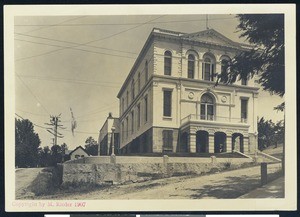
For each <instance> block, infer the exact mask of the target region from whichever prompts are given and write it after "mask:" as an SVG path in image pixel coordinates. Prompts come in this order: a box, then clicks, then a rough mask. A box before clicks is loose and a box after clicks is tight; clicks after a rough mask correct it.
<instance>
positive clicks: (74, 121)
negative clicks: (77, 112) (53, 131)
mask: <svg viewBox="0 0 300 217" xmlns="http://www.w3.org/2000/svg"><path fill="white" fill-rule="evenodd" d="M70 111H71V116H72V120H71V130H72V134H73V136H74V130H75V128H76V127H77V123H76V120H75V118H74V114H73V111H72V108H70Z"/></svg>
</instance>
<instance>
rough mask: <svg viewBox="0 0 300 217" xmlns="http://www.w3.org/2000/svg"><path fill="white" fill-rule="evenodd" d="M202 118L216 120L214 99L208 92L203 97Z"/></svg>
mask: <svg viewBox="0 0 300 217" xmlns="http://www.w3.org/2000/svg"><path fill="white" fill-rule="evenodd" d="M200 110H201V111H200V118H201V119H202V120H211V121H212V120H214V119H215V117H214V110H215V108H214V100H213V98H212V97H211V96H210V95H208V94H203V96H202V97H201V109H200Z"/></svg>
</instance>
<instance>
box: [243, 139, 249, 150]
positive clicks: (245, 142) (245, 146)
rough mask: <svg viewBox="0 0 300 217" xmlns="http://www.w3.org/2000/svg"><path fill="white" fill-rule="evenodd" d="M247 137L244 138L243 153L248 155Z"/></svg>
mask: <svg viewBox="0 0 300 217" xmlns="http://www.w3.org/2000/svg"><path fill="white" fill-rule="evenodd" d="M249 152H250V150H249V137H244V153H249Z"/></svg>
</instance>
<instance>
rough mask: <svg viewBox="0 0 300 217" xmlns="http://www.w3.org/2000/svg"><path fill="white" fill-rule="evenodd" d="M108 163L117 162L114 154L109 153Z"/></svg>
mask: <svg viewBox="0 0 300 217" xmlns="http://www.w3.org/2000/svg"><path fill="white" fill-rule="evenodd" d="M110 163H112V164H116V163H117V159H116V155H111V156H110Z"/></svg>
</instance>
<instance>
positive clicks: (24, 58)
mask: <svg viewBox="0 0 300 217" xmlns="http://www.w3.org/2000/svg"><path fill="white" fill-rule="evenodd" d="M15 40H17V41H24V42H29V43H33V44H41V45H47V46H53V47H61V48H63V49H69V48H70V49H73V50H79V51H84V52H89V53H95V54H102V55H108V56H114V57H123V58H130V59H136V57H129V56H122V55H117V54H109V53H102V52H97V51H91V50H85V49H80V48H75V47H72V46H70V47H66V46H60V45H52V44H47V43H41V42H33V41H27V40H21V39H15ZM54 51H57V50H54ZM50 52H52V51H50ZM50 52H49V53H50ZM42 55H45V53H42V54H38V55H33V56H29V57H23V58H19V59H16V61H21V60H26V59H31V58H33V57H38V56H42Z"/></svg>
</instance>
